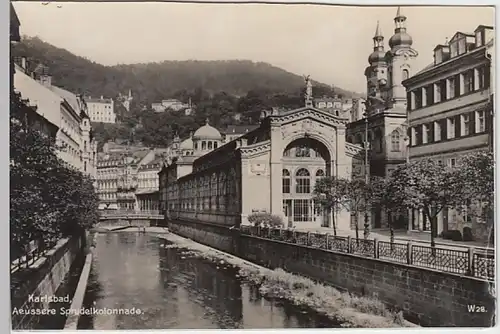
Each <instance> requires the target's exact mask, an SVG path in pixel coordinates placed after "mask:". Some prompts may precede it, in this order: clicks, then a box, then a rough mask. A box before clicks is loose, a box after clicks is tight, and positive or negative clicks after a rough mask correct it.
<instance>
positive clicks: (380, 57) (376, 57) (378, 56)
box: [368, 50, 385, 64]
mask: <svg viewBox="0 0 500 334" xmlns="http://www.w3.org/2000/svg"><path fill="white" fill-rule="evenodd" d="M379 61H385V52H384V51H382V50H375V51H373V52H372V53H371V55H370V56H369V57H368V62H369V63H370V64H373V63H376V62H379Z"/></svg>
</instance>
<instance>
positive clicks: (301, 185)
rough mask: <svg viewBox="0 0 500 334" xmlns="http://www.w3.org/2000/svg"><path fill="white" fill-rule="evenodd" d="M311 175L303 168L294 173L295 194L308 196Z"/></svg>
mask: <svg viewBox="0 0 500 334" xmlns="http://www.w3.org/2000/svg"><path fill="white" fill-rule="evenodd" d="M310 177H311V175H310V174H309V171H308V170H307V169H305V168H301V169H299V170H298V171H297V173H295V178H296V181H295V182H296V187H295V192H296V193H297V194H309V193H310V192H311V178H310Z"/></svg>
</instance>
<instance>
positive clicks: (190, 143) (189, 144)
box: [179, 137, 193, 150]
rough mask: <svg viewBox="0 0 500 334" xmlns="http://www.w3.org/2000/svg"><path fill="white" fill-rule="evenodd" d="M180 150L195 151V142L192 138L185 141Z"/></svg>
mask: <svg viewBox="0 0 500 334" xmlns="http://www.w3.org/2000/svg"><path fill="white" fill-rule="evenodd" d="M179 148H180V149H181V150H192V149H193V140H192V139H191V137H189V138H188V139H185V140H183V141H182V143H181V144H180V146H179Z"/></svg>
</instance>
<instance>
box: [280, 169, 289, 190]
mask: <svg viewBox="0 0 500 334" xmlns="http://www.w3.org/2000/svg"><path fill="white" fill-rule="evenodd" d="M282 191H283V194H289V193H290V172H289V171H288V170H287V169H283V186H282Z"/></svg>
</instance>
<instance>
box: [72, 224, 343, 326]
mask: <svg viewBox="0 0 500 334" xmlns="http://www.w3.org/2000/svg"><path fill="white" fill-rule="evenodd" d="M238 271H239V268H237V267H233V266H232V265H230V264H228V263H225V262H223V261H221V260H218V261H209V260H206V259H203V258H200V257H198V256H196V253H193V252H191V251H189V250H186V249H176V248H163V247H161V246H160V241H159V239H157V238H156V237H154V236H151V235H147V234H139V233H128V232H121V233H114V234H113V233H107V234H100V235H98V237H97V241H96V248H95V249H94V262H93V266H92V271H91V277H90V280H89V285H88V288H87V292H86V296H85V305H86V307H91V306H94V307H95V308H96V309H101V308H113V309H115V310H120V309H128V310H130V309H132V308H135V309H139V310H140V312H141V314H134V315H123V314H113V315H93V316H86V317H82V318H81V320H80V322H79V326H78V329H99V330H105V329H181V328H185V329H196V328H197V329H202V328H207V329H210V328H212V329H217V328H301V327H302V328H331V327H340V325H339V324H338V323H335V322H333V321H331V320H329V319H328V318H326V317H324V316H322V315H319V314H318V313H316V312H313V311H311V310H308V309H305V308H300V307H297V306H294V305H291V304H289V303H286V302H282V301H279V302H278V301H273V300H267V299H265V298H264V297H262V296H261V295H260V293H259V289H258V287H257V286H254V285H251V284H249V283H248V282H245V280H244V279H243V278H241V277H239V275H238Z"/></svg>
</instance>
